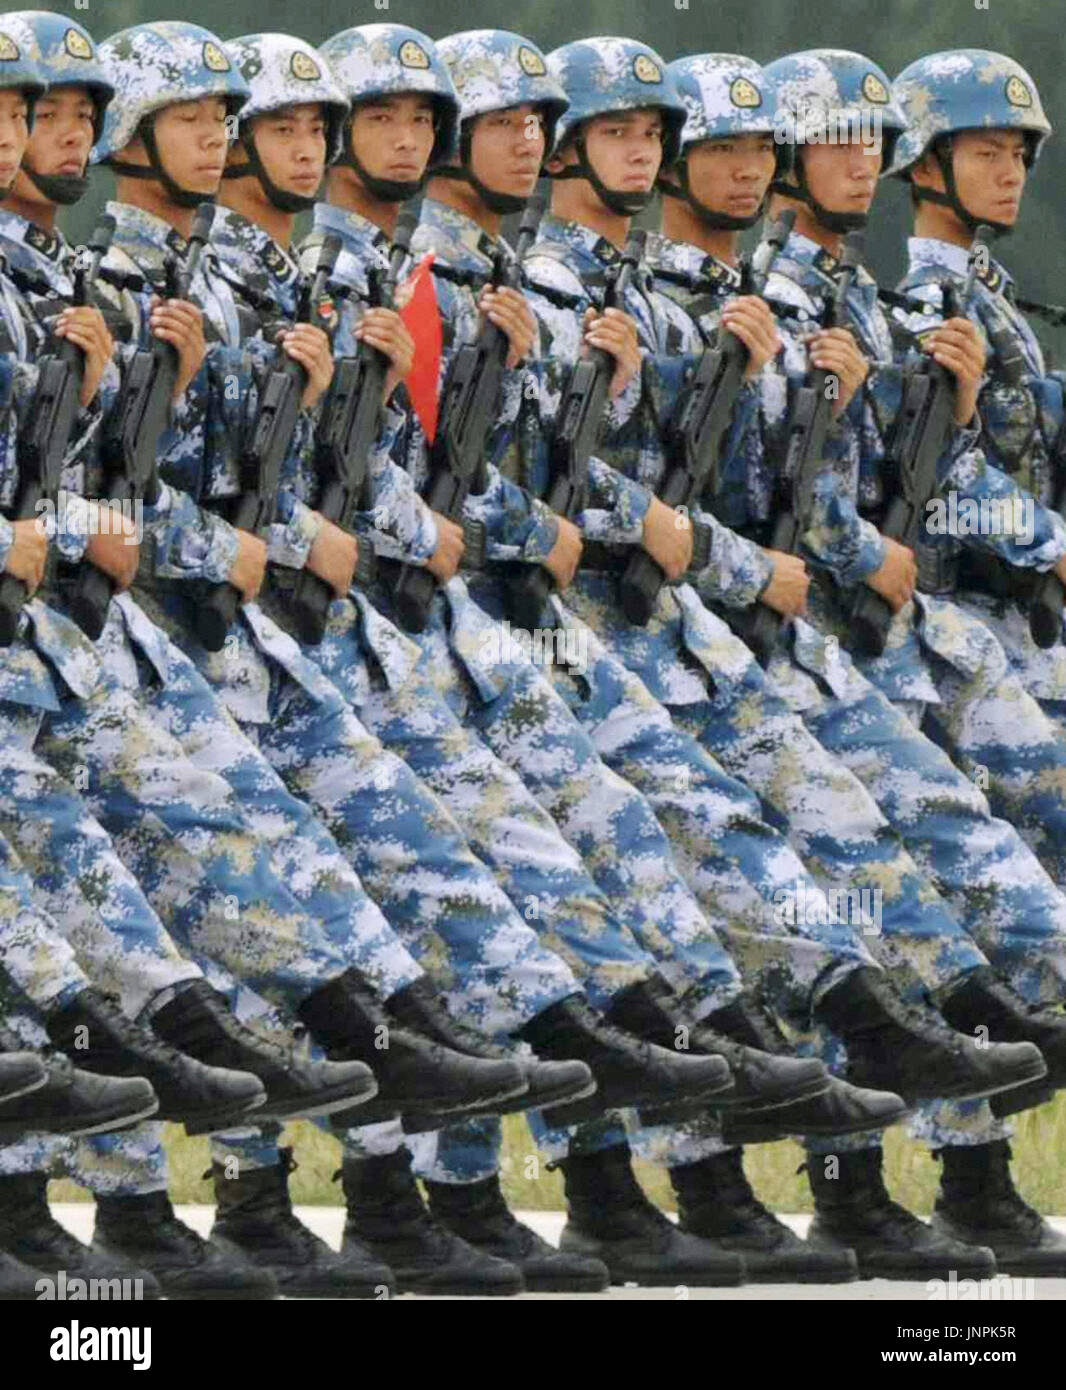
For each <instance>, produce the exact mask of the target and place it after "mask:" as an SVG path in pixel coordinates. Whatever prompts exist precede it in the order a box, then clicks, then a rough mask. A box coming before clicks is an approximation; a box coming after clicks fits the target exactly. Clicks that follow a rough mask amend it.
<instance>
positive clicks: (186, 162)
mask: <svg viewBox="0 0 1066 1390" xmlns="http://www.w3.org/2000/svg"><path fill="white" fill-rule="evenodd" d="M155 138H156V146H157V148H158V150H159V158H160V159H161V160H162V163H163V167H164V169H166V171H167V173H168V174H169V175H170V177H171V178H172V179H173V180H174V182H175V183H176V184H177V185H178V186H179V187H180V188H187V189H189V191H190V192H193V193H202V194H204V196H205V197H208V196H212V195H214V194H216V193H217V192H218V188H219V184H220V183H221V182H222V170H223V168H224V167H225V164H226V151H227V148H228V146H229V133H228V131H227V128H226V103H225V102H224V101H223V100H222V99H221V98H220V97H201V98H200V99H199V100H198V101H182V102H178V103H177V104H176V105H174V106H167V107H165V108H164V109H163V110H162V111H160V113H159V115H158V116H157V117H156V120H155ZM135 143H137V144H139V143H140V142H139V141H137V142H135ZM141 149H142V151H143V149H144V147H143V145H141ZM144 162H147V155H145V161H144Z"/></svg>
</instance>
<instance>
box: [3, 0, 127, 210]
mask: <svg viewBox="0 0 1066 1390" xmlns="http://www.w3.org/2000/svg"><path fill="white" fill-rule="evenodd" d="M3 22H4V24H6V25H8V26H10V28H11V31H12V33H13V34H14V35H17V36H18V38H19V39H20V40H21V39H23V38H24V39H25V47H26V51H27V52H28V53H29V54H30V55H31V56H32V57H33V60H34V62H35V63H36V65H37V68H38V70H39V71H40V73H41V76H42V77H43V78H44V80H45V81H46V82H47V83H48V86H49V88H54V87H85V88H86V89H87V90H88V93H89V96H90V97H91V98H92V102H93V107H94V116H93V139H94V140H97V139H99V138H100V131H101V130H102V129H103V124H104V112H105V111H106V110H107V107H108V103H109V102H110V101H111V98H112V97H113V96H114V95H115V89H114V87H112V85H111V83H110V82H109V81H108V79H107V74H106V73H105V72H104V69H103V68H102V66H101V65H100V61H99V59H98V58H97V56H96V46H95V44H94V43H93V41H92V36H91V35H90V34H89V33H88V32H87V31H86V30H85V29H83V28H82V26H81V25H80V24H78V23H76V22H75V21H74V20H72V19H67V18H65V17H64V16H63V15H59V14H53V13H52V11H51V10H18V11H15V12H13V13H11V14H7V15H5V16H4V20H3ZM22 172H23V173H24V174H25V175H26V177H27V178H28V179H30V180H32V182H33V183H34V184H36V185H37V187H38V188H39V189H40V191H41V192H42V193H43V194H44V196H45V197H46V198H48V199H49V200H50V201H51V202H53V203H59V204H62V205H64V206H70V204H72V203H76V202H77V201H78V200H79V199H80V198H83V197H84V196H85V194H86V192H87V191H88V188H89V180H88V178H87V177H86V175H85V174H84V173H82V174H39V173H37V171H36V170H35V169H34V168H33V166H32V164H31V163H30V161H29V158H28V156H24V157H23V160H22Z"/></svg>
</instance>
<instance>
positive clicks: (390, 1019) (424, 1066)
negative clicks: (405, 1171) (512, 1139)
mask: <svg viewBox="0 0 1066 1390" xmlns="http://www.w3.org/2000/svg"><path fill="white" fill-rule="evenodd" d="M406 995H407V991H406V990H401V991H400V992H399V994H397V995H394V996H393V997H392V999H390V1000H389V1002H388V1006H385V1005H383V1004H382V1002H381V1000H380V999H379V998H378V996H377V994H376V993H375V992H374V990H373V988H372V987H371V985H370V984H369V982H368V981H367V980H366V978H365V977H364V976H363V975H362V973H361V972H360V971H358V970H356V969H355V967H354V966H353V967H350V968H349V969H348V970H346V971H345V972H344V974H343V975H340V976H338V978H337V979H335V980H331V981H330V983H329V984H328V985H322V986H321V987H320V988H319V989H316V990H315V992H314V994H311V995H309V996H308V997H307V998H306V999H305V1000H304V1001H303V1003H302V1004H301V1005H300V1007H299V1010H298V1012H299V1015H300V1017H301V1019H302V1020H303V1021H304V1023H305V1024H306V1025H307V1027H308V1029H309V1031H310V1033H311V1036H312V1037H313V1038H314V1039H315V1041H316V1042H317V1043H318V1044H319V1046H320V1047H322V1048H324V1049H325V1051H326V1052H327V1053H328V1054H329V1055H330V1056H331V1057H337V1058H340V1059H348V1058H358V1059H359V1060H361V1061H363V1062H365V1063H367V1065H368V1066H370V1067H372V1068H373V1071H374V1075H375V1077H376V1078H377V1083H378V1088H379V1093H378V1096H377V1097H376V1099H375V1100H373V1101H371V1103H370V1105H369V1106H365V1107H364V1108H363V1109H362V1110H361V1111H360V1115H359V1124H361V1125H362V1124H370V1123H373V1122H375V1121H377V1120H380V1119H389V1118H391V1117H393V1116H395V1115H398V1114H400V1113H401V1112H402V1111H404V1110H411V1111H412V1112H413V1111H437V1112H439V1113H440V1114H442V1115H447V1116H448V1117H449V1119H452V1120H454V1119H456V1118H458V1116H459V1115H460V1113H463V1114H465V1112H466V1111H467V1110H468V1109H469V1108H472V1107H477V1108H478V1110H479V1113H486V1114H492V1113H494V1107H495V1104H496V1103H497V1102H499V1101H504V1100H510V1099H511V1098H513V1097H515V1096H519V1095H523V1094H524V1093H525V1091H526V1079H525V1076H524V1074H523V1071H522V1068H521V1067H520V1066H519V1065H518V1063H517V1062H515V1061H513V1060H512V1059H510V1058H497V1057H492V1058H484V1057H473V1056H469V1055H468V1054H467V1053H466V1052H464V1051H458V1050H456V1049H455V1048H452V1047H449V1046H447V1045H445V1044H444V1043H442V1042H438V1041H437V1040H436V1038H433V1037H426V1036H424V1035H423V1034H422V1032H421V1031H415V1030H414V1029H412V1028H410V1027H408V1026H405V1025H404V1024H403V1023H402V1022H400V1021H399V1019H398V1017H397V1016H396V1015H395V1014H394V1013H393V1006H394V1004H395V1006H396V1007H397V1008H398V1009H399V1011H400V1012H401V1013H410V1012H414V1011H417V1012H419V1013H422V1012H423V1010H421V1009H418V1010H415V1009H414V1006H411V1007H409V1006H408V1002H407V999H406V998H405V997H404V996H406Z"/></svg>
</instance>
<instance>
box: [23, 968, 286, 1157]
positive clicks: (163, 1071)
mask: <svg viewBox="0 0 1066 1390" xmlns="http://www.w3.org/2000/svg"><path fill="white" fill-rule="evenodd" d="M179 997H180V996H179ZM175 1002H176V1001H175ZM168 1007H169V1006H168ZM47 1026H48V1034H49V1037H50V1038H51V1039H52V1041H53V1042H54V1043H55V1045H56V1047H58V1048H61V1049H62V1050H63V1051H64V1052H67V1053H69V1054H70V1056H71V1057H73V1058H74V1059H75V1061H76V1062H77V1063H78V1066H79V1067H82V1068H84V1070H86V1071H92V1072H97V1073H99V1074H103V1075H105V1076H143V1077H145V1078H146V1079H147V1080H148V1081H150V1082H151V1083H152V1087H153V1088H154V1090H155V1093H156V1095H157V1096H158V1098H159V1110H158V1118H159V1119H161V1120H176V1121H178V1122H179V1123H184V1125H185V1128H186V1130H187V1131H188V1133H189V1134H202V1133H206V1132H207V1131H209V1130H211V1129H218V1128H222V1127H223V1126H224V1125H226V1124H230V1125H238V1124H240V1123H242V1122H245V1121H244V1117H245V1116H246V1115H247V1114H248V1112H249V1111H250V1110H254V1109H255V1108H256V1107H258V1106H261V1105H262V1103H263V1098H264V1092H263V1088H262V1086H261V1085H260V1084H259V1082H258V1081H257V1080H256V1078H255V1077H254V1076H250V1075H249V1074H248V1073H247V1072H244V1071H228V1070H222V1069H220V1068H218V1067H212V1066H204V1065H203V1063H202V1062H201V1061H198V1060H196V1059H195V1058H194V1057H192V1056H186V1055H184V1054H183V1053H181V1052H179V1051H177V1050H176V1048H174V1047H168V1046H167V1045H166V1044H165V1043H163V1042H160V1040H159V1038H158V1037H156V1035H155V1033H154V1032H153V1031H152V1029H151V1028H146V1027H144V1026H143V1025H142V1024H140V1023H135V1022H133V1021H132V1020H131V1019H129V1018H127V1017H126V1015H125V1014H124V1013H123V1012H122V1010H121V1009H120V1008H119V1007H118V1005H117V1004H116V1003H115V1001H114V1000H113V999H110V998H109V997H108V996H106V995H103V994H99V993H97V991H96V990H94V989H84V990H82V992H81V993H80V994H79V995H77V996H76V997H75V998H74V999H73V1000H72V1002H71V1003H70V1004H68V1005H66V1007H65V1008H62V1009H59V1010H57V1011H56V1012H55V1013H53V1014H50V1015H49V1017H48V1019H47Z"/></svg>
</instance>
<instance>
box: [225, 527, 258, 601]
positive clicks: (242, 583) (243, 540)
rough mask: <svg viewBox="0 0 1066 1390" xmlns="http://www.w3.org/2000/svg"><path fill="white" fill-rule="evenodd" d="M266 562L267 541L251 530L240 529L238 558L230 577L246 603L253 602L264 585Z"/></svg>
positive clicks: (238, 534)
mask: <svg viewBox="0 0 1066 1390" xmlns="http://www.w3.org/2000/svg"><path fill="white" fill-rule="evenodd" d="M266 564H267V548H266V541H263V540H260V539H259V537H258V536H253V535H252V533H251V531H240V530H238V532H237V558H236V560H234V562H233V568H232V569H231V570H230V572H229V576H228V577H229V582H230V583H231V584H232V585H233V587H234V588H235V589H240V591H241V598H242V600H243V601H244V602H245V603H251V601H252V599H254V598H255V596H256V594H257V593H258V592H259V590H260V589H261V588H262V587H263V580H264V579H265V578H266Z"/></svg>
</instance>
